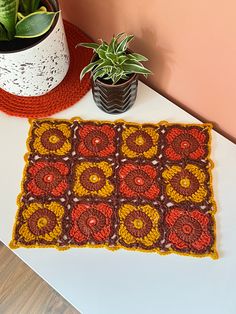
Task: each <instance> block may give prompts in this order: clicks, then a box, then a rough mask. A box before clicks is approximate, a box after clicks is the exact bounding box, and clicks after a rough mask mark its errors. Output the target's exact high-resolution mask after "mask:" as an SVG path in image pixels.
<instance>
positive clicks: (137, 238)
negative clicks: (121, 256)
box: [118, 204, 160, 247]
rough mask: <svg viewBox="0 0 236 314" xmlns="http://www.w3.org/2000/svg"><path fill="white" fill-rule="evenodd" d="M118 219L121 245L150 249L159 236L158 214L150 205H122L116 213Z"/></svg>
mask: <svg viewBox="0 0 236 314" xmlns="http://www.w3.org/2000/svg"><path fill="white" fill-rule="evenodd" d="M118 215H119V219H120V228H119V236H120V242H121V244H124V245H127V246H132V245H133V244H141V245H144V246H147V247H150V246H152V245H154V244H155V242H156V241H157V239H158V238H159V236H160V233H159V231H158V221H159V214H158V212H157V210H156V209H155V208H153V207H152V206H150V205H142V206H137V207H135V206H133V205H131V204H125V205H123V206H122V207H121V208H120V209H119V212H118Z"/></svg>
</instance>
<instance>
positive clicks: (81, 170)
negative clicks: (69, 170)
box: [74, 161, 114, 197]
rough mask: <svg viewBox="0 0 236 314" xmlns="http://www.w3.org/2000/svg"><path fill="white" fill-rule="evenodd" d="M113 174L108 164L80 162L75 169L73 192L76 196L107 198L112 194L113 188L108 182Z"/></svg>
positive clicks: (103, 162)
mask: <svg viewBox="0 0 236 314" xmlns="http://www.w3.org/2000/svg"><path fill="white" fill-rule="evenodd" d="M112 173H113V170H112V167H111V165H110V164H109V163H107V162H105V161H102V162H82V163H81V164H78V165H77V166H76V169H75V174H76V179H75V184H74V192H75V193H76V194H77V195H78V196H85V195H97V196H100V197H107V196H109V195H111V194H112V192H113V190H114V186H113V185H112V184H111V183H110V181H109V180H108V178H109V177H111V175H112Z"/></svg>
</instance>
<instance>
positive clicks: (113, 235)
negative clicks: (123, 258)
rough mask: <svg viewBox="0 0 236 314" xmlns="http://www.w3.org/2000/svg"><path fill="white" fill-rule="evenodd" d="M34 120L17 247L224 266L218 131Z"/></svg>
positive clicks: (163, 125)
mask: <svg viewBox="0 0 236 314" xmlns="http://www.w3.org/2000/svg"><path fill="white" fill-rule="evenodd" d="M30 122H31V128H30V132H29V138H28V141H27V144H28V153H27V154H26V156H25V160H26V166H25V169H24V176H23V181H22V191H21V194H20V195H19V197H18V207H19V208H18V212H17V216H16V223H15V226H14V231H13V239H12V242H11V244H10V246H11V248H14V249H15V248H18V247H38V248H40V247H55V248H57V249H59V250H64V249H68V248H71V247H105V248H107V249H111V250H117V249H120V248H124V249H128V250H138V251H143V252H157V253H160V254H169V253H177V254H182V255H191V256H196V257H203V256H210V257H212V258H217V256H218V255H217V251H216V244H215V243H216V239H215V219H214V214H215V211H216V205H215V201H214V198H213V189H212V177H211V169H212V168H213V162H212V161H211V160H210V157H209V155H210V143H211V137H210V132H211V125H210V124H171V123H168V122H160V123H158V124H150V123H145V124H137V123H130V122H125V121H122V120H118V121H116V122H108V121H83V120H81V119H79V118H74V119H71V120H59V119H43V120H32V121H30Z"/></svg>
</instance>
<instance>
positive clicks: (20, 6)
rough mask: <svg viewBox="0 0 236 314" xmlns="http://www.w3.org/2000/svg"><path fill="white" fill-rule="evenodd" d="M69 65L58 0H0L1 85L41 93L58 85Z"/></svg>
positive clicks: (12, 90)
mask: <svg viewBox="0 0 236 314" xmlns="http://www.w3.org/2000/svg"><path fill="white" fill-rule="evenodd" d="M68 68H69V51H68V47H67V42H66V37H65V32H64V26H63V22H62V18H61V13H60V11H59V5H58V1H57V0H0V88H2V89H4V90H5V91H7V92H10V93H12V94H15V95H18V96H39V95H43V94H45V93H47V92H49V91H50V90H51V89H53V88H54V87H56V86H57V85H58V84H59V83H60V82H61V81H62V80H63V78H64V77H65V75H66V73H67V71H68Z"/></svg>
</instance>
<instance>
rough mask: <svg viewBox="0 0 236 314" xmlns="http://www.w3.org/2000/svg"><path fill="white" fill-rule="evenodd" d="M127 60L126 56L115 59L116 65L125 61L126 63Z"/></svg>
mask: <svg viewBox="0 0 236 314" xmlns="http://www.w3.org/2000/svg"><path fill="white" fill-rule="evenodd" d="M127 60H128V57H127V55H125V56H119V57H118V58H117V63H118V64H120V65H121V64H123V63H124V62H125V61H127Z"/></svg>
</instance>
